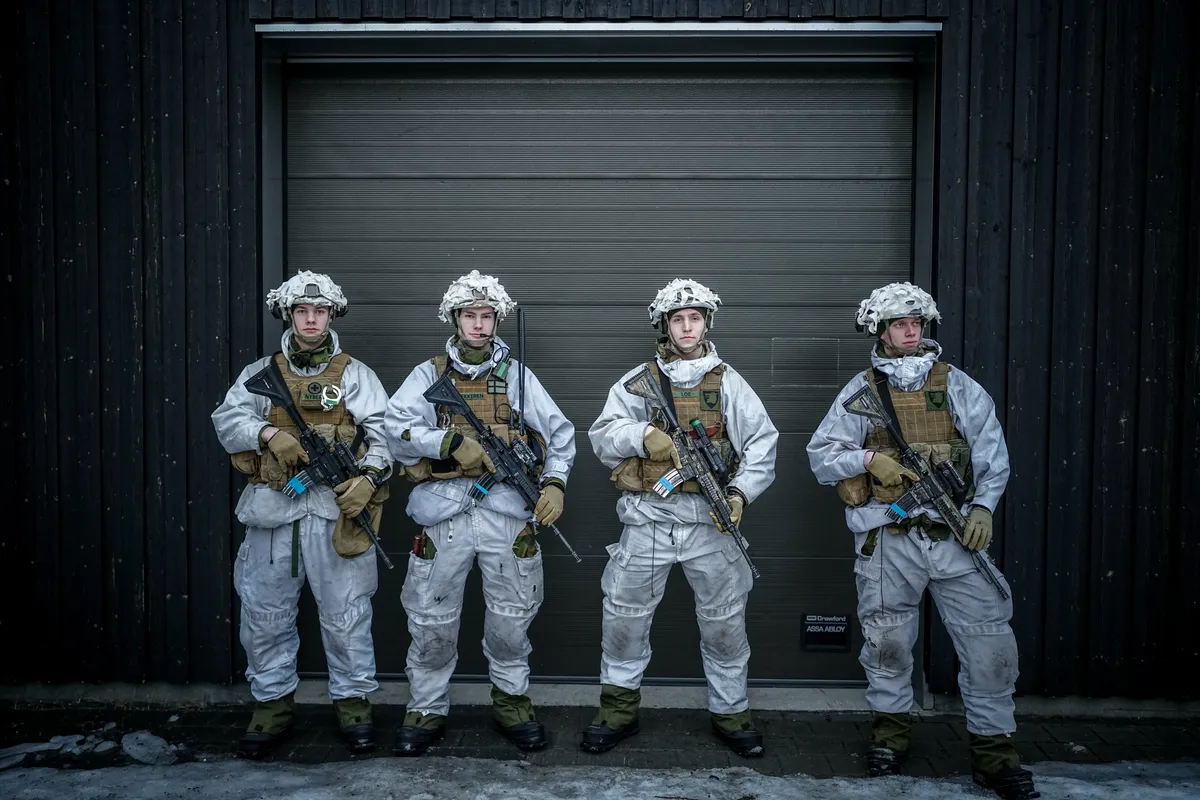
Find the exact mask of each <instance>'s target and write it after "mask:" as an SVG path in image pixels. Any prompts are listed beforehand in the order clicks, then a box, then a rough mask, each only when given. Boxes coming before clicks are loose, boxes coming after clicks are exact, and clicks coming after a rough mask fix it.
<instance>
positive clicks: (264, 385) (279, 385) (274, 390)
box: [243, 359, 396, 569]
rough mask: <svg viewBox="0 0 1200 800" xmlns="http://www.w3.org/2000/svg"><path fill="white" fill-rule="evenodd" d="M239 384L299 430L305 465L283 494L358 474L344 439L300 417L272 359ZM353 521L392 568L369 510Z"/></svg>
mask: <svg viewBox="0 0 1200 800" xmlns="http://www.w3.org/2000/svg"><path fill="white" fill-rule="evenodd" d="M243 385H244V386H245V387H246V391H248V392H250V394H257V395H260V396H262V397H265V398H267V399H268V400H270V401H271V403H273V404H274V405H275V406H277V407H279V408H282V409H284V410H285V411H287V414H288V416H289V417H291V418H292V422H293V423H295V425H296V427H297V428H298V429H299V430H300V444H301V446H302V447H303V448H304V452H305V453H307V454H308V466H307V467H306V468H305V469H304V470H302V471H301V472H299V473H297V474H296V476H295V477H294V478H292V479H291V480H290V481H288V482H287V483H286V484H285V485H284V487H283V493H284V494H285V495H287V496H288V497H299V496H300V495H302V494H304V493H305V492H307V491H308V490H309V489H311V488H312V487H313V486H318V485H320V484H324V485H326V486H328V487H330V488H333V487H334V486H337V485H338V484H339V483H344V482H345V481H348V480H350V479H351V478H354V477H357V476H358V475H360V474H362V473H361V471H360V470H359V468H358V459H356V458H355V457H354V454H353V453H352V452H350V448H349V447H347V446H346V443H345V442H342V441H339V440H337V439H334V440H333V443H332V444H326V442H325V439H324V437H322V436H321V434H319V433H317V432H316V430H314V429H313V428H312V426H311V425H309V424H308V423H306V422H305V421H304V417H302V416H300V411H299V410H298V409H297V408H296V402H295V401H294V400H293V399H292V393H291V391H290V390H289V389H288V387H287V384H286V383H285V382H284V380H283V375H282V374H280V372H279V365H278V364H276V363H275V359H271V363H269V364H268V365H267V366H266V367H264V368H263V369H262V370H260V371H259V372H256V373H255V374H254V375H251V376H250V377H249V378H247V379H246V382H245V384H243ZM372 483H374V481H372ZM354 521H355V522H356V523H358V526H359V527H360V528H362V529H363V532H364V533H366V534H367V537H368V538H369V539H370V540H371V544H373V545H375V553H376V554H377V555H378V556H379V560H380V561H382V562H383V564H384V566H385V567H387V568H388V569H395V567H396V565H395V564H393V563H392V560H391V559H390V558H388V555H387V553H385V552H383V545H382V544H380V542H379V537H378V536H376V535H375V529H374V528H373V527H372V526H371V515H370V513H369V512H368V511H367V510H366V509H365V508H364V509H363V510H362V511H360V512H358V516H357V517H355V518H354Z"/></svg>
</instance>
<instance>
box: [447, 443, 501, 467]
mask: <svg viewBox="0 0 1200 800" xmlns="http://www.w3.org/2000/svg"><path fill="white" fill-rule="evenodd" d="M450 455H451V456H452V457H453V458H454V460H455V461H457V462H458V464H459V466H461V467H462V468H463V471H464V472H466V471H468V470H473V469H479V467H481V466H482V467H483V468H484V469H486V470H487V471H488V472H495V471H496V467H495V465H493V464H492V459H491V458H489V457H488V454H487V451H486V450H484V449H483V445H481V444H480V443H479V442H477V441H476V440H474V439H471V438H469V437H467V436H464V437H462V441H461V442H459V444H458V446H457V447H455V446H454V445H451V446H450Z"/></svg>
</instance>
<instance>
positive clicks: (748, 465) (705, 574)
mask: <svg viewBox="0 0 1200 800" xmlns="http://www.w3.org/2000/svg"><path fill="white" fill-rule="evenodd" d="M720 302H721V300H720V298H719V297H717V295H716V294H715V293H713V292H712V291H710V290H709V289H708V288H707V287H705V286H703V285H702V284H700V283H698V282H696V281H692V280H685V279H676V280H673V281H671V282H670V283H668V284H667V285H666V287H665V288H663V289H662V290H661V291H660V292H659V293H658V295H657V296H656V297H655V298H654V302H653V303H651V304H650V307H649V313H650V324H651V325H652V326H654V327H655V328H657V329H658V331H659V334H660V337H659V339H658V351H657V355H656V357H655V358H654V360H653V361H651V362H650V363H649V364H647V365H642V364H639V365H638V366H637V367H636V368H635V369H633V370H631V371H630V372H629V373H627V374H626V375H625V376H624V377H622V378H621V380H619V381H617V383H616V384H615V385H614V386H613V387H612V389H610V390H609V393H608V401H607V402H606V403H605V406H604V410H603V411H602V412H601V414H600V418H599V419H597V420H596V422H595V423H594V424H593V425H592V427H591V430H590V431H589V432H588V436H589V437H590V439H591V442H592V448H593V449H594V450H595V452H596V456H597V457H598V458H599V459H600V460H601V461H602V462H604V464H605V466H607V467H609V468H610V469H612V470H613V474H612V480H613V482H614V483H615V484H616V486H617V488H618V489H620V490H622V494H621V498H620V500H618V501H617V516H618V517H619V518H620V520H621V522H622V523H624V526H625V527H624V530H623V531H622V533H621V541H620V542H619V543H617V544H612V545H609V546H608V553H609V561H608V566H607V567H606V568H605V570H604V576H603V578H602V579H601V588H602V589H603V591H604V620H603V627H604V634H603V639H602V643H601V649H602V655H601V660H600V683H601V689H600V710H599V711H598V712H597V714H596V716H595V718H594V719H593V720H592V724H591V725H589V726H588V727H587V728H586V729H585V730H584V731H583V739H582V741H581V743H580V746H581V747H582V748H583V749H584V750H586V751H589V752H593V753H602V752H604V751H606V750H611V749H612V748H613V747H615V746H616V745H617V743H618V742H620V741H621V740H622V739H624V738H626V737H628V736H632V735H633V734H635V733H637V732H638V728H639V721H638V709H639V706H640V705H641V691H640V687H641V685H642V675H643V674H644V673H645V671H646V667H647V666H648V665H649V663H650V623H651V620H652V619H653V617H654V610H655V608H656V607H657V606H658V603H659V601H660V600H662V593H663V588H664V587H665V585H666V582H667V575H668V574H669V573H670V571H671V567H672V566H673V565H674V564H675V563H677V562H678V563H679V564H680V565H681V566H682V567H683V571H684V575H686V576H687V579H688V582H689V583H690V584H691V587H692V590H693V592H694V593H695V596H696V619H697V622H698V624H699V627H700V642H701V643H700V653H701V656H702V658H703V661H704V674H705V676H706V677H707V678H708V708H709V711H710V713H711V715H712V716H711V718H712V727H713V732H714V734H715V735H716V736H717V737H718V738H719V739H721V741H723V742H725V743H726V744H727V745H728V746H729V747H730V748H731V749H733V751H734V752H736V753H738V754H739V755H742V756H761V755H763V752H764V751H763V745H762V736H761V735H760V734H759V732H758V731H757V730H755V728H754V722H753V719H752V717H751V713H750V703H749V699H748V698H747V694H746V681H747V671H748V669H747V665H748V663H749V660H750V644H749V642H748V641H747V639H746V600H747V597H748V596H749V594H750V588H751V586H752V585H753V577H752V575H751V573H750V569H749V566H748V565H747V564H746V561H745V559H743V558H742V556H741V552H740V550H739V549H738V547H737V545H736V543H735V542H734V541H733V540H732V539H730V538H729V537H727V536H722V533H723V531H721V530H720V529H718V527H717V526H716V525H715V524H714V518H713V517H712V515H711V513H710V511H709V507H708V505H707V503H706V502H705V500H704V498H703V497H702V496H701V495H700V494H697V491H698V487H697V485H696V484H695V482H694V481H690V482H688V483H687V484H684V485H683V487H682V491H681V492H676V493H675V494H673V495H671V496H670V497H667V498H661V497H659V496H658V495H656V494H654V493H653V492H652V491H651V487H652V486H653V485H654V483H655V481H657V480H658V478H660V477H661V476H663V475H664V474H666V473H667V472H668V471H670V470H671V469H672V468H674V467H675V466H677V465H678V459H679V454H678V451H677V450H676V449H675V444H674V442H673V441H672V440H671V437H670V436H668V435H667V434H666V433H665V432H664V431H663V428H662V421H661V420H657V419H651V415H650V409H649V405H648V403H647V402H646V401H645V400H643V399H642V398H641V397H637V396H635V395H633V394H631V393H630V392H629V391H628V390H627V389H626V388H625V386H624V383H625V381H626V380H628V379H630V378H632V377H633V376H634V375H636V374H637V373H638V372H640V371H641V370H642V369H643V368H646V367H648V368H649V369H650V371H651V372H652V374H654V375H655V376H656V378H658V379H659V380H660V382H662V384H663V386H664V395H666V396H667V397H668V399H670V400H671V401H672V402H673V403H674V405H675V408H676V414H677V416H678V418H679V420H680V422H681V424H683V425H686V424H688V422H689V421H691V420H692V419H697V418H698V419H700V420H701V422H702V423H703V424H704V425H705V426H706V427H707V428H708V430H709V436H710V437H711V439H712V440H713V443H714V444H716V445H717V447H718V448H719V449H720V451H721V454H722V457H723V461H724V462H725V463H726V464H730V465H732V468H731V469H730V472H729V474H730V475H731V476H732V477H731V478H730V480H729V483H728V485H727V486H726V487H725V491H726V493H727V497H728V501H729V504H730V506H731V511H732V514H731V516H732V517H733V520H734V522H735V523H736V522H737V521H738V520H740V519H741V516H742V513H743V511H744V509H745V507H746V506H747V505H749V504H750V503H752V502H754V500H755V499H757V498H758V496H759V495H760V494H762V492H763V491H764V490H765V489H766V488H767V487H768V486H770V485H771V482H772V481H773V480H774V478H775V445H776V442H777V440H778V439H779V433H778V431H776V430H775V426H774V425H772V424H771V419H770V417H769V416H768V415H767V411H766V409H765V408H764V407H763V404H762V401H760V400H759V398H758V395H756V394H755V393H754V390H753V389H751V388H750V385H749V384H748V383H746V381H745V380H744V379H743V378H742V376H741V375H739V374H738V373H737V372H735V371H734V370H733V368H732V367H730V366H729V365H728V364H725V363H724V362H722V360H721V357H720V356H718V355H717V350H716V347H714V346H713V344H712V342H710V341H708V340H707V338H706V337H707V333H708V330H709V329H710V328H711V327H712V321H713V315H714V314H715V313H716V311H717V307H718V306H719V305H720ZM668 385H669V389H668V388H667V387H668ZM668 391H669V392H670V394H668Z"/></svg>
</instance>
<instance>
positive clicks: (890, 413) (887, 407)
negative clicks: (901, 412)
mask: <svg viewBox="0 0 1200 800" xmlns="http://www.w3.org/2000/svg"><path fill="white" fill-rule="evenodd" d="M871 370H872V371H873V372H874V373H875V393H876V394H878V395H879V402H880V404H882V405H883V413H885V414H887V417H888V419H889V420H890V421H891V423H892V425H894V426H895V427H896V430H898V431H900V434H901V435H903V434H904V429H903V428H901V427H900V420H899V419H897V418H896V406H895V404H893V403H892V392H891V389H890V388H888V378H887V375H885V374H883V370H881V369H879V368H878V367H872V368H871ZM888 436H889V437H890V438H892V439H895V438H896V437H894V436H892V434H891V432H890V431H889V432H888ZM895 444H896V449H897V450H903V449H904V447H905V443H904V442H896V443H895Z"/></svg>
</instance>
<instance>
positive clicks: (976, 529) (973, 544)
mask: <svg viewBox="0 0 1200 800" xmlns="http://www.w3.org/2000/svg"><path fill="white" fill-rule="evenodd" d="M991 541H992V512H990V511H988V510H987V509H986V508H984V507H983V506H971V510H970V511H968V512H967V527H966V530H964V531H963V537H962V544H963V547H965V548H967V549H968V550H970V551H972V552H979V551H980V550H986V549H987V546H988V545H989V544H990V543H991Z"/></svg>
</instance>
